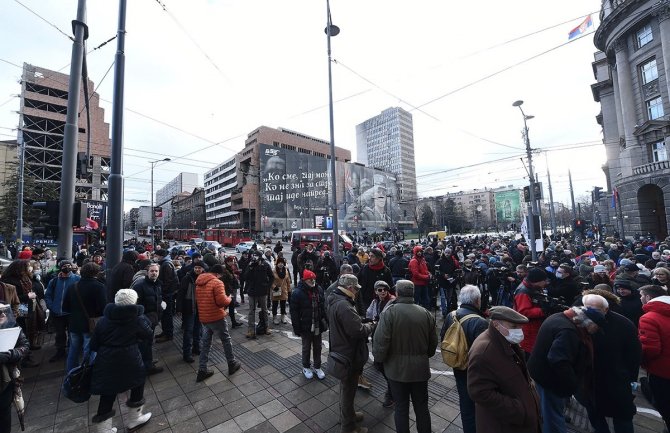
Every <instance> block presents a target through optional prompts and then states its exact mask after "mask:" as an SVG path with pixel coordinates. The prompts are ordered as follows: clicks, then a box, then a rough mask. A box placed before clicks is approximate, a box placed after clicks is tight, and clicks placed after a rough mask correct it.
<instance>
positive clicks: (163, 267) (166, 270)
mask: <svg viewBox="0 0 670 433" xmlns="http://www.w3.org/2000/svg"><path fill="white" fill-rule="evenodd" d="M154 254H155V256H156V260H157V263H158V265H159V266H160V271H159V273H158V279H159V281H160V282H161V298H162V300H163V302H165V305H166V306H165V308H164V309H163V313H162V314H161V318H160V321H161V333H160V334H158V335H157V336H156V343H164V342H166V341H170V340H172V335H173V333H174V323H173V320H172V317H173V313H174V296H175V295H176V294H177V292H178V291H179V277H178V276H177V270H176V269H175V266H174V263H172V259H171V258H170V254H169V253H168V251H167V250H164V249H160V250H157V251H156V252H155V253H154Z"/></svg>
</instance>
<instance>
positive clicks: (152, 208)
mask: <svg viewBox="0 0 670 433" xmlns="http://www.w3.org/2000/svg"><path fill="white" fill-rule="evenodd" d="M163 161H171V159H170V158H163V159H157V160H156V161H149V164H151V246H152V247H155V246H156V245H155V242H156V236H155V234H154V229H155V227H156V211H155V210H154V167H155V166H156V164H158V163H159V162H163ZM154 249H155V248H154Z"/></svg>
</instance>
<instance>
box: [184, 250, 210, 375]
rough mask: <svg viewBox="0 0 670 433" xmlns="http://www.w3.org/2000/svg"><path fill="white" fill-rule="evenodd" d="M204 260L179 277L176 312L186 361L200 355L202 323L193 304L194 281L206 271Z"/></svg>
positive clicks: (188, 361)
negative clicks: (180, 327) (182, 276)
mask: <svg viewBox="0 0 670 433" xmlns="http://www.w3.org/2000/svg"><path fill="white" fill-rule="evenodd" d="M207 269H208V268H207V265H206V264H205V263H204V262H199V263H196V264H195V266H193V269H191V270H190V271H188V272H187V273H186V275H184V278H182V279H181V283H180V288H179V291H178V292H177V297H176V299H177V314H181V323H182V331H183V335H182V344H181V350H182V359H183V360H184V362H186V363H189V364H190V363H192V362H194V361H195V359H193V355H200V336H201V334H202V325H201V324H200V317H199V316H198V308H197V307H196V304H195V281H196V279H197V278H198V277H199V276H200V274H202V273H203V272H205V271H207Z"/></svg>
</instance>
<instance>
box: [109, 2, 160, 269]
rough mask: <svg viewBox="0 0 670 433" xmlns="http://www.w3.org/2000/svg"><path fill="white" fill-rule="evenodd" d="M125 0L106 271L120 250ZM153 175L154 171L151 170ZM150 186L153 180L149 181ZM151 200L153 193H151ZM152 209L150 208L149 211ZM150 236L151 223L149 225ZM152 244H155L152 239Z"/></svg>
mask: <svg viewBox="0 0 670 433" xmlns="http://www.w3.org/2000/svg"><path fill="white" fill-rule="evenodd" d="M125 45H126V0H119V25H118V30H117V33H116V56H115V58H114V100H113V107H112V110H113V111H112V155H111V156H112V158H111V169H110V174H109V215H108V217H107V221H108V222H107V240H106V244H107V245H106V246H107V248H106V251H107V260H106V262H105V266H106V268H107V270H108V271H111V269H112V268H113V267H114V266H116V265H117V264H119V263H121V254H122V250H123V90H124V75H125V67H126V54H125ZM152 175H153V171H152ZM152 185H153V180H152ZM151 199H152V200H153V193H152V195H151ZM153 213H154V209H153V206H152V207H151V214H152V215H153ZM151 233H152V235H153V226H152V228H151ZM151 245H152V246H153V245H154V243H153V242H151Z"/></svg>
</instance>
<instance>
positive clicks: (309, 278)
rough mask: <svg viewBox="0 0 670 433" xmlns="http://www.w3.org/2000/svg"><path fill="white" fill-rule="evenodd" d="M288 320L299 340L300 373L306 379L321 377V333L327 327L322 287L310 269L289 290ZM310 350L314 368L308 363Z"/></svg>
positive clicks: (323, 374)
mask: <svg viewBox="0 0 670 433" xmlns="http://www.w3.org/2000/svg"><path fill="white" fill-rule="evenodd" d="M290 310H291V323H292V324H293V333H294V334H295V335H298V336H300V338H301V339H302V374H303V375H304V376H305V378H306V379H311V378H313V377H314V373H316V376H317V377H318V378H319V379H324V378H325V377H326V374H325V373H324V372H323V370H322V369H321V346H322V336H323V333H324V332H326V331H327V330H328V322H327V318H326V309H325V297H324V292H323V288H322V287H321V286H319V285H318V284H316V275H315V274H314V272H312V271H310V270H309V269H305V270H304V271H303V273H302V279H301V281H300V282H299V283H298V286H297V287H296V288H295V289H293V292H292V293H291V308H290ZM310 352H313V355H314V367H313V368H312V365H311V363H310Z"/></svg>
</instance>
